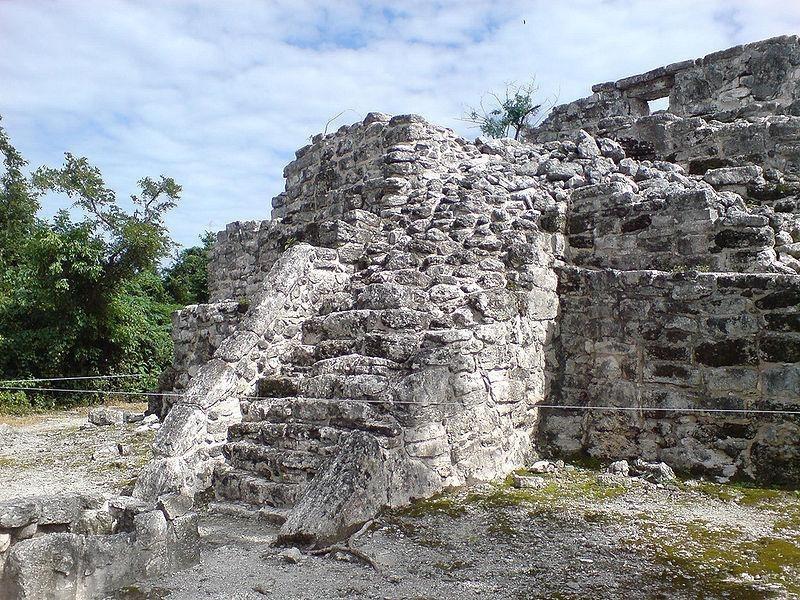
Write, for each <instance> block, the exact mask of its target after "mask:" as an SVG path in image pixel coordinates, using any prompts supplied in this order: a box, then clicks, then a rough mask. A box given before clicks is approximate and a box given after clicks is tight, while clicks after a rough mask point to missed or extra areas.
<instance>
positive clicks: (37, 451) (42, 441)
mask: <svg viewBox="0 0 800 600" xmlns="http://www.w3.org/2000/svg"><path fill="white" fill-rule="evenodd" d="M145 408H146V405H144V404H125V405H123V406H120V410H125V411H128V412H129V413H131V414H135V413H138V414H141V413H143V412H144V409H145ZM88 412H89V409H88V408H79V409H75V410H72V411H66V412H58V413H52V414H46V415H33V416H28V417H8V416H6V417H0V501H2V500H7V499H11V498H17V497H20V496H38V495H49V494H56V493H61V492H96V493H100V494H118V493H120V492H124V491H125V490H126V489H128V488H129V487H130V485H131V483H132V481H133V479H134V478H135V476H136V474H137V473H138V471H139V469H140V468H141V466H142V465H143V464H144V463H145V462H146V461H147V460H148V458H149V457H150V456H151V451H150V444H151V442H152V440H153V436H154V435H155V431H154V430H153V429H152V428H150V427H147V428H144V427H142V426H141V424H140V423H119V424H115V425H105V426H96V425H92V424H91V423H89V422H88V419H87V415H88ZM137 428H138V429H139V431H137Z"/></svg>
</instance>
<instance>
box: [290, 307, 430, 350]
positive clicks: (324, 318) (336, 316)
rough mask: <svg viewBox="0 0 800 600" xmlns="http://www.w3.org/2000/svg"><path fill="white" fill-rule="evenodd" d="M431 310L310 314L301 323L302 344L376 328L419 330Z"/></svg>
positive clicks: (425, 326) (359, 334)
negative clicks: (312, 315)
mask: <svg viewBox="0 0 800 600" xmlns="http://www.w3.org/2000/svg"><path fill="white" fill-rule="evenodd" d="M430 324H431V315H430V312H425V311H420V310H416V309H414V308H408V307H402V308H383V309H367V308H364V309H350V310H342V311H333V312H330V313H328V314H325V315H320V316H317V317H311V318H310V319H307V320H306V321H305V322H304V323H303V341H304V344H307V345H308V344H311V345H316V344H318V343H319V342H320V341H322V340H348V339H357V338H360V337H363V336H364V335H366V334H367V333H370V332H375V331H385V332H393V331H394V332H419V331H425V330H427V329H429V328H430Z"/></svg>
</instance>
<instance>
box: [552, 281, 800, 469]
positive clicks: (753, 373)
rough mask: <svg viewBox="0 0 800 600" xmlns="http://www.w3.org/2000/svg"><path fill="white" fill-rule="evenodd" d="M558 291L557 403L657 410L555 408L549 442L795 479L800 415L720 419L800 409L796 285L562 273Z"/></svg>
mask: <svg viewBox="0 0 800 600" xmlns="http://www.w3.org/2000/svg"><path fill="white" fill-rule="evenodd" d="M558 291H559V298H560V300H561V319H560V323H559V324H560V336H559V345H560V348H559V353H560V355H561V357H562V360H561V361H560V363H559V370H558V371H557V373H558V375H557V377H556V379H555V383H554V385H553V389H552V398H551V399H552V400H553V401H554V403H555V404H564V405H577V406H587V405H588V406H590V405H592V404H605V405H611V406H620V407H629V408H637V407H648V408H653V409H655V410H647V409H646V408H642V409H641V410H634V411H625V412H602V411H599V412H583V411H580V412H578V411H573V412H570V411H559V410H553V411H549V413H548V414H547V415H545V416H543V417H542V423H543V427H542V429H541V431H540V435H541V438H540V442H541V444H542V446H543V447H547V448H551V451H552V452H553V453H555V454H556V455H561V456H569V455H573V454H578V453H584V452H587V453H589V454H590V455H591V456H594V457H597V458H602V459H604V460H618V459H620V458H629V459H633V458H639V457H642V458H644V459H645V460H652V461H663V462H666V463H667V464H669V465H671V466H672V467H674V468H675V469H676V470H678V471H682V472H684V473H693V474H695V475H705V476H716V477H723V478H726V479H727V478H733V477H738V478H745V479H759V480H762V481H769V482H773V483H780V484H786V485H796V484H797V481H798V479H797V478H798V475H800V455H798V448H800V428H798V426H797V423H798V420H797V419H791V418H787V417H786V416H784V415H762V414H757V413H752V414H742V413H715V412H711V411H714V410H719V409H722V410H742V409H747V410H756V411H758V410H764V411H775V410H790V411H797V410H799V409H800V336H798V329H799V328H800V314H799V313H798V306H799V305H800V278H798V277H797V276H790V275H782V274H763V273H759V274H742V273H731V274H727V273H702V272H696V271H694V272H677V273H675V272H664V271H652V270H650V271H635V270H634V271H622V272H621V271H616V270H587V269H581V268H576V267H565V268H563V269H561V270H560V272H559V289H558ZM681 408H703V409H710V411H709V412H700V413H681V412H680V411H679V409H681ZM658 409H666V410H663V411H659V410H658ZM674 410H678V412H671V411H674Z"/></svg>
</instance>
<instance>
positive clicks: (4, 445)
mask: <svg viewBox="0 0 800 600" xmlns="http://www.w3.org/2000/svg"><path fill="white" fill-rule="evenodd" d="M125 408H127V409H129V410H130V409H131V406H130V405H126V406H125ZM140 408H142V409H143V407H140ZM86 412H87V411H86V410H79V411H75V412H71V413H60V414H54V415H47V416H38V417H35V418H25V419H16V420H15V419H8V418H6V419H5V420H4V423H3V424H0V500H2V499H5V498H10V497H15V496H21V495H30V494H45V493H54V492H58V491H77V490H82V491H95V492H100V493H106V494H111V493H119V492H120V491H125V489H126V488H129V487H130V484H131V482H132V481H133V479H134V477H135V476H136V474H137V473H138V471H139V469H140V468H141V466H142V464H143V463H144V462H145V461H146V460H147V458H148V457H149V453H150V451H149V444H150V442H151V441H152V437H153V435H154V432H152V431H149V432H146V433H144V434H136V433H135V432H134V429H135V427H136V425H135V424H132V425H123V426H106V427H95V428H84V429H82V428H81V426H83V425H84V424H85V423H86ZM118 444H122V446H123V447H124V448H125V452H124V453H123V454H119V452H118V449H119V446H118ZM537 477H542V478H543V479H544V480H545V481H544V482H543V484H542V487H540V488H538V489H517V488H515V487H513V485H512V483H511V478H509V479H508V480H507V481H505V482H497V483H494V484H487V485H484V486H481V487H478V488H474V489H471V490H460V491H453V492H450V493H446V494H443V495H441V496H438V497H435V498H433V499H429V500H426V501H422V502H418V503H416V504H415V505H413V506H412V507H409V508H406V509H403V510H398V511H387V512H386V513H384V514H382V515H381V516H380V517H379V518H377V519H376V520H375V521H374V522H373V523H372V525H371V527H370V528H369V529H368V530H366V531H365V532H364V533H362V535H360V536H358V537H357V539H353V540H352V545H353V547H354V548H356V549H357V552H356V554H357V555H358V556H366V557H368V558H369V559H370V561H371V563H372V564H369V563H367V562H365V561H364V560H362V559H360V558H356V557H354V556H353V555H352V554H349V553H342V552H333V553H330V554H328V555H325V556H312V555H310V554H309V553H304V554H302V555H301V556H300V557H299V558H298V559H297V562H292V561H291V560H289V559H287V558H286V557H284V556H282V555H281V552H283V551H284V549H283V548H278V547H275V546H274V544H273V543H274V541H275V537H276V534H277V528H276V527H275V526H274V525H271V524H269V523H265V522H263V521H258V520H255V519H248V518H236V517H232V516H227V515H224V514H221V513H220V511H219V510H215V509H213V507H214V505H213V503H212V504H210V505H201V510H202V518H201V536H202V541H201V544H202V546H201V563H200V564H199V565H197V566H195V567H194V568H192V569H189V570H186V571H183V572H180V573H176V574H173V575H171V576H169V577H161V578H158V579H155V580H149V581H142V582H140V584H139V585H137V586H132V587H130V588H127V589H125V590H121V591H119V592H116V593H114V594H112V595H110V596H107V598H114V599H116V598H119V599H123V600H147V599H151V600H154V599H165V598H167V599H169V600H194V599H198V598H200V599H206V598H207V599H240V598H241V599H264V598H275V599H290V598H291V599H295V598H297V599H302V598H308V599H311V598H314V599H316V598H387V599H408V600H411V599H415V600H421V599H434V598H436V599H438V598H442V599H445V598H464V599H473V598H474V599H481V600H486V599H489V598H561V599H578V598H581V599H583V598H592V599H595V598H597V599H601V598H603V599H604V598H609V599H610V598H620V597H624V598H626V599H638V598H642V599H650V598H664V599H667V598H669V599H672V598H676V599H686V600H689V599H695V598H715V599H716V598H720V599H742V600H744V599H750V598H800V492H797V491H782V490H772V489H759V488H751V487H743V486H734V485H718V484H712V483H708V482H702V481H678V482H675V483H671V484H664V485H660V484H652V483H648V482H645V481H642V480H639V479H632V478H624V477H621V476H614V477H609V476H600V474H599V473H598V472H597V471H594V470H590V469H584V468H581V467H574V466H567V467H566V468H564V469H562V470H560V471H558V472H557V473H553V474H547V475H540V476H537Z"/></svg>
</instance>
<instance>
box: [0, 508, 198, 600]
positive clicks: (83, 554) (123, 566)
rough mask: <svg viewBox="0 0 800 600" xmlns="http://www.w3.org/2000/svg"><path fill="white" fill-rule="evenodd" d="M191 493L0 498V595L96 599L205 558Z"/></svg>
mask: <svg viewBox="0 0 800 600" xmlns="http://www.w3.org/2000/svg"><path fill="white" fill-rule="evenodd" d="M191 509H192V499H191V498H188V497H185V496H183V497H182V496H178V495H175V494H171V495H165V496H164V497H162V498H161V499H160V500H159V502H158V505H157V506H156V505H152V504H148V503H146V502H142V501H138V500H136V499H134V498H130V497H124V496H118V497H112V498H109V499H103V498H101V497H96V496H91V495H85V494H62V495H56V496H35V497H26V498H19V499H16V500H13V501H6V502H0V599H2V600H37V599H40V598H95V597H100V596H101V595H102V596H103V597H105V594H106V593H109V592H112V591H114V590H117V589H119V588H120V587H122V586H125V585H130V584H132V583H134V582H135V581H137V580H138V579H139V578H141V577H153V576H156V575H161V574H166V573H170V572H172V571H175V570H178V569H184V568H187V567H190V566H192V565H194V564H196V563H197V562H198V561H199V559H200V546H199V544H200V536H199V534H198V529H197V524H198V516H197V514H196V513H194V512H192V511H191Z"/></svg>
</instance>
